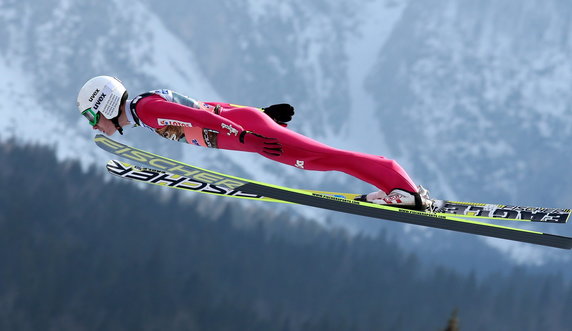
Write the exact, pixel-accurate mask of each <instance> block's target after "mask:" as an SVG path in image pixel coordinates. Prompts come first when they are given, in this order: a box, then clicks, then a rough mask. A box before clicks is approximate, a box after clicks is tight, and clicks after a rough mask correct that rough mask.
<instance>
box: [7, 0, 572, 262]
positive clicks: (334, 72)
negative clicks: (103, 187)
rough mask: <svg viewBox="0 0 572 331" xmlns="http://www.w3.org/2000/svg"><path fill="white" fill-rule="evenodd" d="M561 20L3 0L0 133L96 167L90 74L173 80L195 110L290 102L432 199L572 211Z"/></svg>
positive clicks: (136, 83)
mask: <svg viewBox="0 0 572 331" xmlns="http://www.w3.org/2000/svg"><path fill="white" fill-rule="evenodd" d="M571 11H572V4H569V3H567V2H564V1H558V0H548V1H537V0H495V1H493V0H485V1H478V2H475V1H470V0H429V1H413V0H378V1H374V0H341V1H335V2H332V1H326V0H312V1H303V2H302V1H294V0H285V1H279V2H276V1H270V0H258V1H257V0H249V1H238V0H222V1H216V2H189V1H183V0H176V1H171V2H169V3H167V4H164V3H162V4H160V5H159V4H157V3H156V2H154V1H149V0H134V1H121V0H103V1H88V2H78V3H76V2H72V1H69V0H46V1H33V0H25V1H10V0H4V1H2V2H0V35H2V38H0V97H1V99H2V102H1V103H0V115H1V118H2V119H1V120H0V139H7V138H9V137H17V138H18V139H21V140H24V141H29V142H38V143H42V144H48V145H52V146H55V147H56V148H57V150H58V153H59V154H60V156H61V157H66V158H78V159H82V160H83V161H84V162H85V163H86V164H91V163H94V162H98V163H103V162H104V161H106V160H107V159H108V158H109V156H108V155H104V154H103V153H102V152H100V151H98V150H97V149H95V148H93V145H92V143H91V138H92V136H93V133H92V132H91V131H90V129H89V127H88V126H87V124H86V123H85V119H83V118H81V117H80V116H78V113H77V110H76V106H75V97H76V93H77V91H78V89H79V87H81V85H82V84H83V82H85V81H86V80H87V79H89V78H90V77H92V76H95V75H99V74H111V75H115V76H117V77H119V78H121V79H122V80H123V81H124V83H125V85H126V86H127V87H128V89H129V90H130V93H131V95H136V94H137V93H141V92H145V91H147V90H151V89H155V88H169V89H173V90H177V91H180V92H182V93H184V94H188V95H190V96H192V97H195V98H197V99H201V100H217V101H228V102H232V103H238V104H247V105H254V106H266V105H269V104H272V103H279V102H290V103H291V104H293V105H294V106H295V107H296V116H295V118H294V121H293V123H292V124H291V125H290V128H292V129H293V130H296V131H300V132H302V133H304V134H306V135H309V136H311V137H313V138H316V139H318V140H320V141H323V142H326V143H328V144H331V145H333V146H336V147H340V148H346V149H352V150H359V151H363V152H368V153H373V154H380V155H384V156H387V157H391V158H394V159H397V160H398V161H399V162H400V163H401V164H402V165H403V166H404V168H406V169H407V170H408V171H409V172H410V174H411V175H412V177H413V178H414V180H415V181H417V182H419V183H421V184H423V185H424V186H426V187H428V188H429V189H431V191H432V193H433V195H434V196H437V197H447V198H450V199H459V200H473V201H483V202H507V203H519V204H531V205H546V206H554V207H570V206H571V205H572V191H570V190H569V189H567V188H568V187H569V186H570V185H569V184H570V182H571V179H572V176H571V175H572V174H571V171H570V170H569V167H568V166H567V164H568V163H569V160H570V157H569V156H568V155H569V153H568V148H567V147H568V146H567V145H568V144H567V141H568V140H570V138H571V136H572V119H570V118H569V116H568V114H570V113H571V109H570V108H571V105H572V94H571V92H570V91H571V87H572V84H571V82H572V63H571V61H570V59H569V54H570V50H571V49H570V48H571V46H572V36H571V31H572V29H570V24H571V23H570V20H569V19H568V17H569V13H570V12H571ZM122 139H123V140H124V141H126V142H129V143H132V144H134V145H136V146H138V147H141V148H148V149H152V150H154V151H156V152H159V153H163V154H168V155H170V156H172V157H177V158H181V159H183V160H185V161H188V162H192V163H193V164H197V165H199V166H204V167H209V168H213V169H217V170H219V171H223V172H229V173H233V174H236V175H239V176H245V177H248V178H256V179H259V180H265V181H270V182H273V183H277V184H287V185H289V186H296V187H309V188H323V189H336V190H351V191H354V190H356V191H367V190H370V189H372V188H371V187H369V186H368V185H364V184H362V183H360V182H359V181H357V180H355V179H352V178H348V176H345V175H343V174H338V173H317V172H305V171H301V170H299V169H295V168H288V167H285V166H283V165H277V164H273V163H272V162H270V161H268V160H265V159H261V158H259V157H257V156H252V155H248V154H245V153H238V152H226V151H225V152H222V151H216V150H202V149H198V148H191V147H190V146H187V145H183V144H178V143H172V142H166V141H162V140H159V139H157V138H156V136H154V135H149V134H148V133H147V132H145V131H144V130H138V129H133V130H129V131H128V134H127V135H126V137H124V138H122ZM86 151H88V152H86ZM305 211H306V212H308V213H310V212H314V213H316V211H315V210H310V209H305ZM329 217H330V219H331V220H332V221H334V222H346V221H347V216H341V215H329ZM346 223H347V222H346ZM352 223H353V222H352ZM356 223H357V224H360V228H367V227H373V228H374V229H371V231H377V229H378V225H371V224H368V222H362V221H356ZM362 223H363V225H362ZM376 224H377V223H376ZM388 227H389V228H390V229H391V231H393V232H394V233H398V234H404V235H406V236H408V237H409V238H410V241H405V242H407V245H410V246H411V247H412V248H413V249H416V248H419V247H422V248H424V250H426V251H428V252H431V254H434V255H436V254H440V255H442V256H446V257H451V256H454V255H455V254H459V255H460V254H462V253H461V252H466V253H467V254H469V253H470V252H474V251H475V249H474V248H475V247H480V249H481V250H482V251H486V252H488V253H486V254H485V255H483V257H482V259H483V260H486V257H488V256H490V254H495V253H494V252H498V251H501V252H503V253H507V254H506V255H507V256H510V257H511V258H512V260H513V261H517V262H522V261H525V260H526V261H528V262H530V261H532V262H533V263H549V262H551V263H562V261H568V262H569V263H570V261H569V260H570V259H569V258H568V256H567V255H564V254H563V253H562V252H559V251H555V250H551V249H542V248H530V246H525V247H524V248H523V247H522V246H520V245H516V244H511V243H507V242H504V241H496V240H493V241H489V240H483V239H476V238H473V239H471V240H466V239H467V238H468V237H467V236H462V235H456V234H451V233H447V232H443V231H432V230H427V229H421V228H416V227H403V226H402V225H391V226H388ZM534 228H535V229H540V230H541V231H546V232H550V231H552V232H557V233H562V234H566V233H568V234H571V233H572V231H570V230H568V229H566V228H564V227H562V226H559V227H557V226H554V227H549V228H544V227H542V225H540V226H538V225H536V226H535V227H534ZM484 243H487V244H489V245H484ZM491 247H492V248H491ZM453 251H454V252H455V253H454V254H453ZM523 256H532V257H534V259H532V258H531V259H525V260H523ZM461 258H462V257H459V259H461Z"/></svg>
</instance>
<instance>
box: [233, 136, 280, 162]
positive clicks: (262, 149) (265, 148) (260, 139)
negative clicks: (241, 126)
mask: <svg viewBox="0 0 572 331" xmlns="http://www.w3.org/2000/svg"><path fill="white" fill-rule="evenodd" d="M238 140H239V141H240V142H241V143H243V144H244V145H246V150H248V151H250V152H255V153H265V154H268V155H272V156H280V155H282V145H280V142H279V141H278V139H276V138H268V137H264V136H261V135H259V134H258V133H254V132H252V131H242V132H241V133H240V136H239V137H238Z"/></svg>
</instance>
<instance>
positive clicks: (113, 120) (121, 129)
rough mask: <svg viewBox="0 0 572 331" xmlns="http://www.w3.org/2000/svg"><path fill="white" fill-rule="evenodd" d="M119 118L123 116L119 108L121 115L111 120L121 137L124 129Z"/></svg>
mask: <svg viewBox="0 0 572 331" xmlns="http://www.w3.org/2000/svg"><path fill="white" fill-rule="evenodd" d="M119 116H121V108H119V114H117V116H115V117H114V118H112V119H111V122H112V123H113V124H114V125H115V129H117V131H118V132H119V134H120V135H123V128H122V127H121V125H119Z"/></svg>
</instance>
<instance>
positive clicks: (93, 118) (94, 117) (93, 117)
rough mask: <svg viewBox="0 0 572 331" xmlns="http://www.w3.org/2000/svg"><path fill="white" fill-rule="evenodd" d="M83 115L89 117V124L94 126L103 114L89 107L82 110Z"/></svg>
mask: <svg viewBox="0 0 572 331" xmlns="http://www.w3.org/2000/svg"><path fill="white" fill-rule="evenodd" d="M81 114H82V115H83V117H85V118H87V120H88V121H89V125H91V126H94V125H96V124H97V122H99V116H101V113H100V112H94V111H93V110H92V109H91V108H88V109H86V110H84V111H82V112H81Z"/></svg>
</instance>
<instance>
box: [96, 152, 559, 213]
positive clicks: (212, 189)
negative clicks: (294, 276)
mask: <svg viewBox="0 0 572 331" xmlns="http://www.w3.org/2000/svg"><path fill="white" fill-rule="evenodd" d="M107 171H108V172H109V173H111V174H112V175H115V176H118V177H123V178H127V179H134V180H137V181H140V182H146V183H150V184H157V185H161V186H171V187H174V188H180V189H184V190H192V191H195V192H199V193H206V194H215V195H223V196H228V197H233V198H242V199H252V200H261V201H270V202H279V203H291V202H289V201H282V200H276V199H272V198H268V197H264V196H261V195H254V194H248V193H245V192H241V191H237V190H230V189H225V188H224V187H220V186H217V185H213V184H207V183H204V182H200V181H197V180H193V179H191V178H185V177H184V176H180V177H179V176H178V175H174V174H169V173H167V172H165V171H162V170H158V169H151V168H142V167H138V166H134V165H131V164H129V163H126V162H121V161H118V160H111V161H109V162H108V163H107ZM167 179H170V181H169V180H167ZM301 191H304V192H308V193H311V194H315V195H326V196H331V197H337V198H341V199H347V200H353V199H355V198H356V197H358V196H360V194H355V193H341V192H327V191H317V190H301ZM434 206H435V210H434V211H433V212H434V213H435V214H437V215H443V216H457V217H469V218H475V219H497V220H503V221H527V222H544V223H566V221H567V220H568V218H569V216H570V210H569V209H554V208H538V207H520V206H508V205H499V204H484V203H473V202H455V201H447V200H435V202H434Z"/></svg>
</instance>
